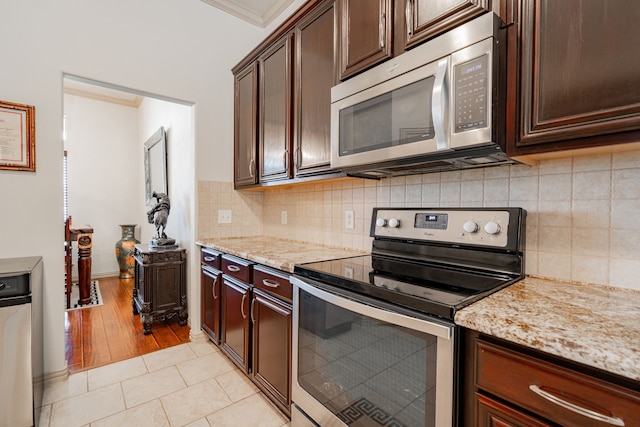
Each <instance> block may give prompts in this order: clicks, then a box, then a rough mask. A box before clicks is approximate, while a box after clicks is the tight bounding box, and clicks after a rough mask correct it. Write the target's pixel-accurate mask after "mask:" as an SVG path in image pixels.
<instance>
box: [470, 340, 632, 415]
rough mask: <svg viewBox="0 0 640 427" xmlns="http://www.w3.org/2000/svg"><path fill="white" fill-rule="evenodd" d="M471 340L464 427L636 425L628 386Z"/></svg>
mask: <svg viewBox="0 0 640 427" xmlns="http://www.w3.org/2000/svg"><path fill="white" fill-rule="evenodd" d="M472 334H475V333H472ZM465 341H468V340H467V339H465ZM472 341H473V342H474V345H473V347H472V348H473V354H474V362H473V368H472V370H473V372H471V373H469V374H470V375H471V376H472V378H473V382H474V383H473V384H471V383H468V382H467V384H466V386H465V390H466V392H465V393H466V397H465V400H471V401H472V402H473V406H474V408H475V410H472V411H471V412H472V413H473V414H474V417H473V418H474V419H473V420H471V419H469V418H465V425H470V426H480V427H490V426H493V427H525V426H526V427H551V426H563V427H589V426H594V427H596V426H605V425H620V426H622V425H624V426H640V420H639V418H638V414H640V390H639V389H638V386H637V384H636V383H634V385H633V386H629V383H632V382H633V381H631V380H627V379H623V378H618V377H616V376H614V375H609V374H605V373H603V372H601V371H597V370H594V369H592V368H589V367H586V366H583V365H578V364H576V363H575V362H571V361H569V360H566V359H563V358H558V357H555V356H551V355H548V354H546V353H542V352H538V351H535V350H532V349H528V348H524V347H522V346H518V345H515V344H513V343H508V342H505V341H502V340H498V339H496V338H493V337H485V336H482V335H477V334H475V338H472ZM468 342H469V341H468ZM465 375H467V374H465ZM465 407H466V406H465Z"/></svg>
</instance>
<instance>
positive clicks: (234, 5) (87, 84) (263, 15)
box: [64, 0, 294, 108]
mask: <svg viewBox="0 0 640 427" xmlns="http://www.w3.org/2000/svg"><path fill="white" fill-rule="evenodd" d="M202 1H203V2H205V3H207V4H210V5H211V6H213V7H216V8H218V9H220V10H222V11H224V12H226V13H229V14H230V15H233V16H235V17H237V18H240V19H242V20H244V21H246V22H249V23H251V24H253V25H255V26H258V27H262V28H264V27H266V26H267V25H269V24H270V23H271V22H272V21H273V20H274V19H275V18H276V17H277V16H278V15H280V13H282V11H283V10H284V9H286V8H287V6H289V5H290V4H291V3H293V1H294V0H202ZM64 92H65V93H67V94H71V95H78V96H84V97H87V98H93V99H98V100H101V101H107V102H113V103H116V104H122V105H126V106H129V107H134V108H137V107H138V106H139V105H140V103H141V102H142V100H143V99H144V94H140V93H133V91H129V90H121V88H116V87H112V86H111V85H107V84H103V83H99V82H95V81H90V80H86V79H83V78H78V77H75V76H66V77H65V79H64Z"/></svg>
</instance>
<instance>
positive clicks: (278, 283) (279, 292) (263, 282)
mask: <svg viewBox="0 0 640 427" xmlns="http://www.w3.org/2000/svg"><path fill="white" fill-rule="evenodd" d="M253 286H254V287H255V288H258V289H262V290H263V291H265V292H267V293H270V294H272V295H276V296H278V297H280V298H283V299H285V300H287V301H289V302H291V301H292V298H293V287H292V285H291V283H289V275H288V274H287V273H285V272H282V271H278V270H274V269H271V268H268V267H264V266H262V265H256V266H254V267H253Z"/></svg>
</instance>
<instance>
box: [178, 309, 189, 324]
mask: <svg viewBox="0 0 640 427" xmlns="http://www.w3.org/2000/svg"><path fill="white" fill-rule="evenodd" d="M187 317H189V314H188V313H187V310H181V311H180V313H179V314H178V325H180V326H186V325H187Z"/></svg>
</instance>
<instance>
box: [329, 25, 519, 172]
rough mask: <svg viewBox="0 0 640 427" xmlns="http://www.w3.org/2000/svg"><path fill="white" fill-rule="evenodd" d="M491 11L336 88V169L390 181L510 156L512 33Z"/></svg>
mask: <svg viewBox="0 0 640 427" xmlns="http://www.w3.org/2000/svg"><path fill="white" fill-rule="evenodd" d="M504 31H505V30H504V29H503V26H502V25H501V21H500V20H499V18H498V17H497V16H496V15H495V14H493V13H486V14H484V15H482V16H480V17H478V18H476V19H474V20H472V21H469V22H467V23H466V24H463V25H461V26H459V27H457V28H455V29H453V30H451V31H449V32H447V33H445V34H443V35H441V36H439V37H436V38H434V39H432V40H430V41H427V42H426V43H424V44H422V45H420V46H418V47H416V48H414V49H412V50H410V51H408V52H405V53H403V54H401V55H399V56H397V57H396V58H394V59H392V60H390V61H387V62H385V63H383V64H381V65H378V66H376V67H374V68H371V69H370V70H367V71H365V72H364V73H362V74H360V75H357V76H355V77H353V78H351V79H349V80H346V81H344V82H342V83H340V84H338V85H336V86H334V87H333V88H332V89H331V167H332V168H337V169H342V170H343V171H345V172H346V173H347V174H348V175H353V176H362V177H372V178H379V177H386V176H395V175H407V174H413V173H427V172H437V171H445V170H454V169H466V168H474V167H484V166H490V165H500V164H510V163H515V162H513V161H512V160H510V159H509V158H507V156H506V155H505V151H504V134H505V132H504V123H503V120H504V119H503V118H504V115H505V93H504V91H505V83H504V82H505V78H506V63H505V58H504V53H505V49H506V46H505V34H504Z"/></svg>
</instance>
